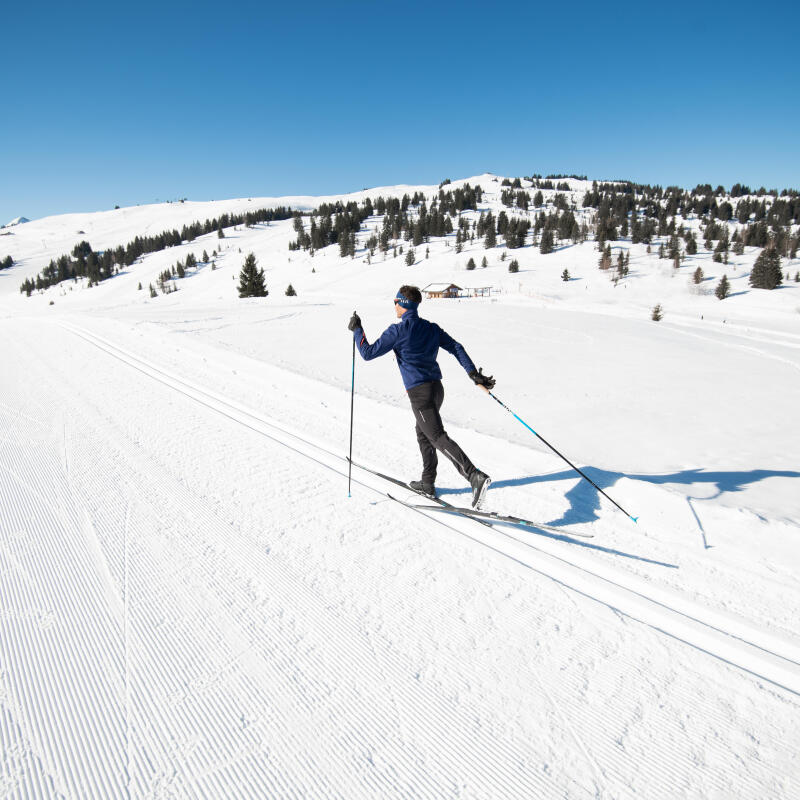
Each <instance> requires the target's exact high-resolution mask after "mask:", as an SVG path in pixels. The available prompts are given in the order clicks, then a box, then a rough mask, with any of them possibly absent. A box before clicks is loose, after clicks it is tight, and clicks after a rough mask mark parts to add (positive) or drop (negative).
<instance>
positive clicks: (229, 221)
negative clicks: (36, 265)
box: [20, 206, 294, 297]
mask: <svg viewBox="0 0 800 800" xmlns="http://www.w3.org/2000/svg"><path fill="white" fill-rule="evenodd" d="M293 213H294V212H293V211H292V209H291V208H285V207H283V206H280V207H278V208H262V209H259V210H257V211H248V212H246V213H244V214H222V215H221V216H219V217H215V218H214V219H207V220H206V221H205V222H193V223H190V224H189V225H184V226H183V228H182V229H181V230H180V231H178V230H177V229H174V230H171V231H164V232H162V233H159V234H156V235H154V236H137V237H136V238H135V239H134V240H133V241H131V242H128V244H127V245H119V246H117V247H111V248H108V249H107V250H102V251H94V250H92V247H91V245H90V244H89V242H86V241H83V242H80V243H78V244H77V245H75V247H74V248H73V249H72V254H71V256H70V255H62V256H59V257H58V258H57V259H52V260H51V261H50V263H49V264H48V265H47V266H46V267H45V268H44V269H43V270H42V271H41V273H39V274H37V276H36V279H35V280H31V279H30V278H28V279H26V280H25V281H24V282H23V283H22V285H21V286H20V292H22V293H24V294H27V295H28V297H30V295H31V293H32V292H33V291H34V290H37V291H38V290H40V289H47V288H48V287H50V286H54V285H56V284H58V283H61V282H62V281H66V280H77V279H78V278H88V281H89V285H90V286H94V285H95V284H97V283H100V282H101V281H104V280H107V279H108V278H110V277H112V276H113V275H115V274H116V273H117V272H119V269H120V267H128V266H130V265H131V264H133V263H134V262H135V261H136V259H137V258H140V257H141V256H143V255H147V254H148V253H155V252H158V251H160V250H165V249H166V248H167V247H175V246H177V245H179V244H183V243H184V242H191V241H194V240H195V239H196V238H197V237H198V236H204V235H206V234H209V233H213V232H214V231H217V235H218V236H219V237H220V238H224V233H223V229H224V228H230V227H232V226H234V225H246V226H248V227H250V226H252V225H255V224H257V223H260V222H273V221H278V220H284V219H289V218H291V217H292V215H293Z"/></svg>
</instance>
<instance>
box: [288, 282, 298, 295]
mask: <svg viewBox="0 0 800 800" xmlns="http://www.w3.org/2000/svg"><path fill="white" fill-rule="evenodd" d="M286 296H287V297H297V292H296V291H295V290H294V286H292V284H291V283H290V284H289V285H288V286H287V287H286Z"/></svg>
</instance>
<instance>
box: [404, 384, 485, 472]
mask: <svg viewBox="0 0 800 800" xmlns="http://www.w3.org/2000/svg"><path fill="white" fill-rule="evenodd" d="M408 399H409V400H410V401H411V408H412V409H413V411H414V418H415V419H416V421H417V427H416V431H417V443H418V444H419V451H420V453H422V482H423V483H430V484H435V483H436V466H437V464H438V463H439V459H438V456H437V455H436V451H437V450H438V451H439V452H441V453H444V454H445V455H446V456H447V457H448V458H449V459H450V461H452V462H453V466H454V467H455V468H456V469H457V470H458V471H459V472H460V473H461V475H463V476H464V477H465V478H466V479H467V480H469V479H470V476H471V475H472V473H473V472H474V471H475V466H474V465H473V463H472V462H471V461H470V460H469V458H468V457H467V454H466V453H465V452H464V451H463V450H462V449H461V448H460V447H459V446H458V445H457V444H456V443H455V442H454V441H453V440H452V439H451V438H450V437H449V436H448V435H447V433H446V432H445V430H444V425H443V424H442V418H441V417H440V416H439V409H440V408H441V407H442V402H443V401H444V387H443V386H442V382H441V381H428V382H427V383H421V384H420V385H419V386H414V387H413V388H411V389H409V390H408Z"/></svg>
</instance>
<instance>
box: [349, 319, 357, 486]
mask: <svg viewBox="0 0 800 800" xmlns="http://www.w3.org/2000/svg"><path fill="white" fill-rule="evenodd" d="M353 313H354V314H355V313H356V312H355V311H354V312H353ZM355 394H356V337H355V335H354V336H353V372H352V375H351V377H350V458H348V459H347V496H348V497H350V496H351V495H350V478H351V477H352V474H353V400H354V398H355Z"/></svg>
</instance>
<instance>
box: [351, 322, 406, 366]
mask: <svg viewBox="0 0 800 800" xmlns="http://www.w3.org/2000/svg"><path fill="white" fill-rule="evenodd" d="M398 334H399V331H398V326H397V325H390V326H389V327H388V328H387V329H386V330H385V331H384V332H383V333H382V334H381V335H380V336H379V337H378V338H377V339H376V340H375V341H374V342H373V343H372V344H370V343H369V342H368V341H367V335H366V334H365V333H364V329H363V328H361V327H357V328H355V329H354V330H353V336H354V337H355V340H356V347H357V348H358V352H359V353H361V358H363V359H364V361H371V360H372V359H373V358H378V356H384V355H386V353H388V352H389V351H390V350H393V349H394V346H395V344H397V337H398Z"/></svg>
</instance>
